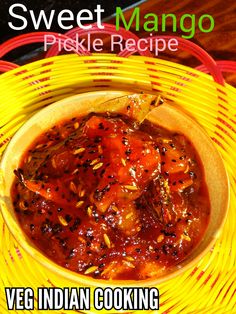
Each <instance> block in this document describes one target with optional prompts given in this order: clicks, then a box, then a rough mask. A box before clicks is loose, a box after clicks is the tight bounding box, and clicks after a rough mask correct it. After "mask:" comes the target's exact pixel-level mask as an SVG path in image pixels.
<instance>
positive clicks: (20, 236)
mask: <svg viewBox="0 0 236 314" xmlns="http://www.w3.org/2000/svg"><path fill="white" fill-rule="evenodd" d="M108 93H109V94H113V93H115V94H117V95H119V94H120V95H121V96H122V95H127V94H132V93H130V92H127V91H119V90H106V91H93V92H86V93H81V94H77V95H73V96H70V97H66V98H63V99H61V100H59V101H56V102H54V103H52V104H50V105H48V106H47V107H44V108H42V109H40V110H39V111H38V112H36V113H35V114H34V115H33V116H31V117H30V118H29V119H28V120H27V121H26V122H25V123H24V124H23V125H22V126H21V127H20V128H19V129H18V130H17V131H16V133H15V134H14V135H13V137H12V139H11V141H10V142H9V143H8V145H7V147H6V149H5V151H4V153H3V155H2V158H1V160H0V171H1V172H2V169H3V168H4V164H5V163H6V161H7V156H8V154H9V151H10V150H11V147H12V146H13V145H14V143H15V142H17V140H18V138H19V137H20V136H21V135H22V133H24V132H25V130H26V129H27V128H28V127H30V126H31V127H32V121H33V120H35V119H37V118H38V117H42V115H43V114H46V113H47V111H51V110H52V109H53V108H54V107H55V108H56V107H58V106H60V105H61V104H63V102H65V101H76V102H79V100H80V98H81V97H86V96H88V97H90V96H93V95H94V94H96V96H99V95H104V94H108ZM112 98H114V97H112ZM175 110H176V111H178V112H181V114H183V116H185V117H186V118H188V119H190V120H192V122H193V123H194V124H198V123H197V122H196V121H195V120H194V119H193V118H192V117H190V116H189V115H187V114H186V113H185V112H182V111H181V110H180V109H179V108H175ZM199 127H200V128H201V131H202V133H204V134H205V136H207V137H209V136H208V134H207V133H206V131H205V130H204V129H203V128H202V127H201V126H200V125H199ZM45 130H46V129H45ZM42 132H43V130H42ZM29 145H30V143H29ZM212 145H213V143H212ZM215 149H216V148H215ZM217 152H218V154H219V156H220V157H221V155H220V153H219V151H218V150H217ZM221 160H222V158H221ZM222 163H223V160H222ZM223 168H224V170H225V175H226V178H227V186H226V187H224V188H225V189H227V195H228V197H227V202H226V204H225V211H224V216H223V217H222V219H221V223H220V225H219V227H218V229H217V230H215V231H214V234H213V236H212V240H211V241H210V242H209V244H208V245H207V246H206V247H205V249H204V250H202V251H201V252H200V253H199V254H198V255H197V256H196V257H194V258H193V259H192V260H191V261H189V262H187V263H186V264H184V265H183V266H181V264H183V263H184V261H182V263H180V264H177V265H175V269H174V270H170V273H166V274H164V275H162V276H160V277H158V278H148V279H142V280H111V279H95V278H92V277H88V276H86V275H83V274H79V273H76V272H74V271H71V270H69V269H66V268H65V267H62V266H60V265H58V264H57V263H55V262H53V261H52V260H51V259H50V258H48V257H47V256H46V255H44V254H43V253H42V252H41V251H40V250H39V249H38V248H36V246H34V245H33V244H32V243H31V241H30V239H29V238H28V237H27V236H26V235H25V233H24V232H23V230H22V229H21V227H20V226H19V223H18V222H16V219H15V218H14V217H13V215H12V214H11V213H10V211H9V210H8V208H7V206H6V203H5V199H6V198H5V197H4V195H1V193H0V210H1V213H2V216H3V219H4V222H5V223H6V225H7V227H8V229H9V231H10V233H11V235H12V236H13V237H14V239H15V240H16V241H17V243H18V244H19V245H20V247H22V248H23V250H25V251H26V253H28V254H29V255H30V256H31V257H33V259H34V260H35V261H36V262H38V263H39V264H40V265H42V266H44V267H45V268H46V269H48V270H50V271H52V272H53V273H54V274H57V275H59V276H62V277H63V278H64V279H66V280H70V281H72V282H76V283H77V284H80V285H81V284H83V285H86V286H92V287H98V286H100V287H107V286H109V287H111V288H112V287H113V288H114V287H118V286H119V287H120V286H122V287H131V286H133V287H134V286H135V287H143V286H147V287H148V286H157V285H159V284H161V283H163V282H166V281H168V280H170V279H173V278H175V277H177V276H178V275H180V274H182V273H183V272H186V271H187V270H189V269H190V268H192V267H193V266H194V265H196V264H197V263H198V262H199V261H200V260H201V259H202V258H203V256H205V255H206V254H207V252H209V250H210V249H211V248H212V246H213V245H214V243H215V241H216V239H217V238H218V236H219V233H220V232H221V231H222V226H223V225H224V223H225V220H226V217H227V212H228V208H229V199H230V189H229V177H228V173H227V171H226V169H225V166H224V167H223ZM1 176H2V177H3V178H2V179H3V180H4V174H3V173H1ZM0 181H1V180H0ZM1 189H2V187H1ZM195 249H196V247H195ZM190 255H191V253H190Z"/></svg>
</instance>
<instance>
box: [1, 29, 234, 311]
mask: <svg viewBox="0 0 236 314" xmlns="http://www.w3.org/2000/svg"><path fill="white" fill-rule="evenodd" d="M110 27H111V26H109V27H108V26H107V27H106V30H107V32H109V31H111V30H110ZM93 29H94V32H97V31H98V30H96V28H95V27H94V28H93ZM112 31H113V32H114V28H112ZM73 34H74V33H71V34H69V35H70V36H71V37H73ZM128 35H129V34H128ZM128 35H127V34H126V36H127V38H128ZM24 36H25V37H22V36H19V37H18V38H16V39H15V41H14V43H15V44H14V47H13V46H12V43H11V42H10V41H9V42H6V43H5V44H4V45H2V46H0V57H2V56H4V55H5V54H6V53H7V52H8V51H10V50H11V49H12V48H15V47H16V46H17V43H19V44H18V46H19V45H20V43H21V44H22V38H28V39H29V38H31V37H30V36H33V35H32V34H31V35H24ZM27 36H28V37H27ZM37 36H38V37H37V38H36V37H34V41H42V37H43V34H42V33H40V34H37ZM65 36H68V34H67V35H65ZM133 36H135V35H133ZM12 42H13V41H12ZM30 42H33V40H31V41H30ZM23 43H28V41H27V42H23ZM182 45H183V47H182V49H185V50H188V51H189V52H191V53H192V54H194V55H195V56H197V57H198V58H199V59H200V60H201V63H202V64H203V65H201V66H200V67H199V69H198V70H196V69H192V68H189V67H186V66H183V65H180V64H176V63H172V62H169V61H165V60H160V59H156V58H152V57H150V56H147V55H143V56H140V55H139V56H129V57H128V58H127V53H124V52H123V56H122V55H114V54H109V53H108V54H89V53H86V55H83V56H82V55H81V56H78V55H76V54H70V55H61V56H53V57H50V58H48V59H46V60H45V59H42V60H39V61H36V62H33V63H30V64H27V65H25V66H21V67H18V66H17V65H15V64H12V63H9V62H5V61H0V71H2V72H6V71H7V72H6V73H4V74H2V75H1V76H0V112H1V114H0V126H1V131H0V133H1V134H0V153H2V152H3V151H4V149H5V147H6V145H7V143H8V142H9V140H10V138H11V137H12V136H13V134H14V133H15V132H16V131H17V130H18V129H19V127H20V126H21V125H22V124H23V123H24V122H25V121H26V120H27V119H29V117H31V116H32V115H33V114H34V113H35V112H36V111H38V110H40V109H41V108H43V107H45V106H47V105H49V104H51V103H53V102H55V101H57V100H60V99H63V98H65V97H68V96H72V95H75V94H78V93H83V92H88V91H95V90H127V91H134V92H135V91H140V90H142V91H144V92H151V93H161V94H162V95H163V97H164V98H166V99H168V100H169V101H174V103H175V105H176V106H178V107H179V108H181V110H183V111H185V112H186V113H187V114H189V115H190V116H192V117H193V118H194V119H195V120H196V121H197V122H198V123H199V124H200V125H202V127H203V128H204V129H205V130H206V132H207V133H208V134H209V136H210V137H211V138H212V140H213V141H214V143H215V145H216V147H217V149H218V150H219V152H220V153H221V155H222V157H223V160H224V163H225V166H226V169H227V171H228V174H229V179H230V182H231V191H230V192H231V196H230V208H229V212H228V217H227V220H226V223H225V225H224V228H223V230H222V233H221V235H220V236H219V238H218V240H217V242H216V243H215V245H214V247H213V248H212V250H211V251H210V252H209V253H208V254H207V255H206V256H205V257H204V258H203V259H202V260H201V261H200V262H199V263H198V265H196V266H195V267H194V268H193V269H191V270H189V271H186V272H185V273H183V274H182V275H180V276H178V277H176V278H174V279H171V280H169V281H167V282H165V283H162V284H160V286H158V288H159V290H160V311H158V313H162V314H167V313H171V314H172V313H173V314H174V313H175V314H177V313H183V314H190V313H196V314H203V313H205V314H211V313H212V314H213V313H214V314H216V313H219V314H223V313H224V314H225V313H236V306H235V303H236V302H235V301H236V295H235V289H236V266H235V265H236V233H235V230H236V208H235V204H236V184H235V180H236V175H235V169H236V141H235V140H236V134H235V123H236V118H235V114H236V107H235V99H236V89H234V88H233V87H232V86H230V85H228V84H226V83H225V82H224V80H223V76H222V72H223V71H225V70H226V71H234V70H235V63H232V62H231V63H227V62H219V63H218V64H217V63H215V62H214V60H212V59H211V58H210V57H209V56H208V55H207V54H206V53H205V52H202V50H201V49H200V48H199V49H196V47H195V46H194V45H193V44H190V45H187V48H186V47H185V48H184V45H186V43H185V41H183V43H182ZM194 49H196V51H195V50H194ZM57 53H58V51H56V48H55V47H54V48H52V50H51V52H50V53H48V55H49V56H51V55H53V54H54V55H55V54H57ZM9 70H10V71H9ZM199 70H201V71H202V72H201V71H199ZM203 72H206V73H207V72H210V73H211V74H212V76H210V75H208V74H205V73H203ZM1 178H2V176H1V174H0V184H1ZM222 188H224V187H222ZM0 230H1V231H0V250H1V255H0V269H1V275H0V278H1V287H0V288H1V289H0V313H8V310H7V305H6V299H5V292H4V287H20V286H22V287H32V288H33V289H34V290H35V292H36V291H37V287H42V286H46V287H50V286H52V287H54V286H56V287H70V286H74V285H73V282H70V281H68V280H66V279H65V278H60V277H58V276H56V275H55V274H54V273H52V272H50V271H49V270H47V269H46V268H44V267H43V266H41V265H40V264H39V263H37V262H36V261H35V260H34V259H33V258H32V257H31V256H29V255H28V254H27V253H26V252H25V251H23V250H22V249H21V247H20V246H19V245H18V243H17V242H16V241H15V240H14V238H13V237H12V235H11V234H10V233H9V230H8V228H7V227H6V225H5V223H4V222H3V219H2V217H0ZM35 306H36V305H35ZM24 312H26V313H29V312H31V311H19V313H24ZM37 312H40V313H44V312H43V311H37V310H35V311H34V313H37ZM15 313H17V312H15ZM45 313H48V311H45ZM57 313H67V312H66V311H58V312H57ZM68 313H69V312H68ZM86 313H87V312H86ZM142 313H143V312H142ZM145 313H147V311H146V312H145ZM150 313H154V312H151V311H150ZM156 313H157V312H156Z"/></svg>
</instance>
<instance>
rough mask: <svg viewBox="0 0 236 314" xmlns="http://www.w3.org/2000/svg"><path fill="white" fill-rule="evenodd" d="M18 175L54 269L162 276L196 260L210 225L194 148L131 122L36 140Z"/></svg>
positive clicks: (19, 197)
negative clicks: (194, 256) (193, 254)
mask: <svg viewBox="0 0 236 314" xmlns="http://www.w3.org/2000/svg"><path fill="white" fill-rule="evenodd" d="M15 175H16V178H15V181H14V184H13V186H12V191H11V193H12V199H13V204H14V208H15V212H16V214H17V217H18V219H19V222H20V225H21V227H22V229H23V230H24V232H25V233H26V234H27V236H28V237H29V238H30V239H31V240H32V241H33V243H34V244H35V245H36V246H37V247H38V248H39V249H40V250H41V251H42V252H43V253H44V254H45V255H46V256H47V257H49V258H50V259H51V260H53V261H54V262H55V263H58V264H59V265H61V266H63V267H65V268H67V269H70V270H72V271H75V272H77V273H81V274H85V275H88V276H91V277H94V278H100V279H122V280H126V279H134V280H142V279H146V278H153V277H158V276H161V275H163V274H165V273H166V272H168V271H169V270H170V269H171V268H173V267H174V266H175V265H177V264H179V263H181V262H182V261H183V260H184V259H185V258H186V257H187V256H188V255H189V254H191V252H192V250H193V249H194V248H195V247H196V246H197V244H198V243H199V241H200V240H201V239H202V237H203V235H204V232H205V230H206V228H207V225H208V222H209V215H210V201H209V196H208V191H207V186H206V183H205V179H204V174H203V167H202V164H201V162H200V159H199V157H198V154H197V152H196V150H195V149H194V146H193V145H192V143H190V142H189V140H188V139H187V138H186V137H185V136H183V135H181V134H177V133H173V132H169V131H167V130H165V129H163V128H160V127H158V126H156V125H152V124H151V123H149V122H145V123H143V124H141V125H138V124H137V123H135V122H134V121H131V120H130V119H128V118H127V117H125V116H119V115H116V116H115V115H110V114H108V113H107V114H103V115H97V114H90V115H88V116H86V117H83V118H77V117H75V118H73V119H71V120H69V121H62V122H61V123H59V124H57V125H55V126H54V127H52V128H51V129H50V130H48V131H46V132H45V133H44V134H42V135H41V136H40V137H38V138H37V139H36V140H35V141H34V143H33V144H32V145H31V146H30V147H29V149H28V150H27V151H26V152H25V153H24V155H23V158H22V160H21V164H20V167H19V168H18V169H16V170H15Z"/></svg>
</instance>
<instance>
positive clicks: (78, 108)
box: [0, 91, 229, 287]
mask: <svg viewBox="0 0 236 314" xmlns="http://www.w3.org/2000/svg"><path fill="white" fill-rule="evenodd" d="M126 94H128V93H127V92H124V91H100V92H90V93H84V94H79V95H76V96H72V97H69V98H65V99H63V100H60V101H58V102H56V103H54V104H52V105H50V106H48V107H46V108H44V109H42V110H41V111H39V112H38V113H37V114H35V115H34V116H33V117H32V118H30V119H29V120H28V121H27V122H26V123H25V124H24V125H23V126H22V127H21V128H20V129H19V130H18V132H17V133H16V134H15V135H14V137H13V138H12V140H11V141H10V143H9V145H8V146H7V149H6V150H5V153H4V155H3V158H2V161H1V165H0V169H1V172H2V173H3V177H4V180H3V185H2V189H1V191H0V192H1V207H2V214H3V217H4V220H5V222H6V224H7V225H8V227H9V229H10V231H11V233H12V234H13V236H14V237H15V239H16V240H17V241H18V243H19V244H20V245H21V246H22V247H23V248H24V249H25V250H26V251H27V252H28V253H29V254H31V256H33V257H34V258H35V259H36V260H37V261H38V262H40V263H41V264H42V265H44V266H45V267H47V268H48V269H49V270H51V271H53V272H54V273H56V274H57V275H58V276H63V277H65V278H67V279H69V280H71V281H73V282H76V283H77V284H78V285H85V286H93V287H95V286H102V287H104V286H110V287H115V286H154V285H157V284H159V283H161V282H163V281H166V280H168V279H170V278H172V277H174V276H176V275H177V274H179V273H181V272H183V271H185V270H186V269H188V268H190V267H191V266H193V265H194V264H195V263H197V261H199V260H200V259H201V257H202V256H203V255H204V254H205V253H206V252H207V251H208V250H210V249H211V247H212V246H213V244H214V241H215V239H216V238H217V237H218V234H219V232H220V230H221V228H222V225H223V223H224V220H225V218H226V213H227V208H228V203H229V182H228V177H227V173H226V171H225V168H224V164H223V161H222V159H221V156H220V155H219V153H218V151H217V150H216V148H215V146H214V145H213V144H212V142H211V139H210V138H209V137H208V135H207V134H206V133H205V132H204V131H203V130H202V128H201V127H200V126H199V125H198V123H197V122H195V121H194V120H193V119H192V118H190V117H189V116H188V115H186V114H185V113H183V112H182V111H180V110H179V109H177V108H176V107H175V106H174V105H170V104H167V103H165V104H164V105H162V106H159V107H158V108H156V109H154V110H153V111H152V112H151V113H150V114H149V115H148V119H149V120H150V121H151V122H153V123H155V124H159V125H160V126H163V127H165V128H167V129H169V130H175V131H176V132H179V133H182V134H185V135H186V136H187V137H188V139H189V140H190V141H191V142H192V143H193V144H194V147H195V148H196V150H197V151H198V154H199V157H200V159H201V161H202V164H203V168H204V173H205V179H206V183H207V186H208V190H209V196H210V203H211V215H210V222H209V225H208V228H207V231H206V233H205V235H204V237H203V239H202V240H201V242H200V243H199V245H198V246H197V247H196V248H195V250H194V251H193V252H192V253H191V254H190V255H189V256H188V257H187V258H186V260H184V261H183V262H182V263H181V264H179V265H177V266H175V267H174V268H173V269H171V270H170V272H169V273H168V274H165V275H163V276H161V277H159V278H151V279H147V280H140V281H130V280H127V281H124V280H122V281H120V280H119V281H117V280H114V281H111V280H109V281H108V280H101V279H93V278H90V277H87V276H84V275H80V274H77V273H75V272H72V271H69V270H67V269H65V268H63V267H60V266H58V265H57V264H56V263H54V262H52V261H51V260H50V259H48V258H47V257H46V256H45V255H43V254H42V253H41V252H40V251H39V250H38V249H37V248H36V247H35V246H34V244H33V243H32V242H31V241H30V240H29V239H28V238H27V237H26V235H25V234H24V232H23V231H22V229H21V227H20V225H19V223H18V220H17V218H16V215H15V212H14V209H13V204H12V201H11V197H10V189H11V186H12V183H13V180H14V174H13V170H14V169H16V168H17V167H19V162H20V160H21V156H22V153H23V152H24V151H26V150H27V148H28V147H29V145H30V144H31V143H32V142H33V141H34V139H35V138H36V137H37V136H39V135H40V134H42V133H43V131H45V130H47V129H49V128H50V127H51V126H53V125H55V124H56V123H57V122H59V121H61V120H64V119H67V118H68V119H70V118H72V117H74V116H76V115H77V116H83V115H85V114H88V113H89V112H104V107H103V106H101V104H102V103H103V102H104V101H106V100H109V99H112V98H116V97H120V96H123V95H126ZM106 110H108V111H112V108H106Z"/></svg>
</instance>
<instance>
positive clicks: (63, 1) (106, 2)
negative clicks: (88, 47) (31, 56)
mask: <svg viewBox="0 0 236 314" xmlns="http://www.w3.org/2000/svg"><path fill="white" fill-rule="evenodd" d="M139 2H140V1H137V0H136V1H135V0H99V1H94V0H87V1H85V0H82V1H81V0H32V1H23V0H13V1H9V0H0V43H2V42H4V41H5V40H7V39H9V38H12V37H14V36H17V35H20V34H24V33H29V32H32V31H35V29H34V28H33V25H32V23H30V21H31V18H29V22H28V26H27V28H25V29H24V30H23V31H15V30H12V29H11V28H10V27H9V25H8V22H9V21H12V22H14V25H17V24H16V22H17V19H14V18H13V17H11V16H10V15H9V13H8V11H9V7H10V6H11V5H12V4H15V3H22V4H24V5H25V6H26V7H27V9H28V11H29V10H33V11H34V13H35V15H36V16H37V15H38V13H39V11H40V10H44V11H45V12H46V13H47V12H50V11H51V10H53V9H54V10H55V15H54V16H55V18H54V19H55V24H53V27H52V29H51V31H53V32H60V33H61V32H62V30H61V29H60V28H59V27H58V25H57V22H56V16H57V14H58V13H59V12H60V11H61V10H63V9H69V10H71V11H72V12H73V13H74V15H75V16H76V14H77V13H78V11H80V10H82V9H89V10H91V11H93V10H94V9H95V8H96V6H97V4H100V5H101V7H102V8H103V9H104V10H105V12H104V13H103V14H102V17H103V18H105V19H106V18H108V17H110V16H111V15H112V14H114V13H115V9H116V7H117V6H120V7H122V8H123V9H125V8H128V7H129V6H131V5H133V4H136V3H139ZM141 2H142V1H141ZM14 12H16V13H18V11H17V10H16V9H15V10H14ZM21 12H22V9H20V10H19V14H20V15H23V16H24V17H25V18H27V16H29V13H28V12H24V13H23V14H21ZM20 23H21V24H22V22H20ZM21 24H20V25H21ZM41 24H43V23H41ZM70 24H71V22H70ZM74 26H77V25H76V22H75V23H74ZM46 30H47V29H46V27H41V28H40V29H39V30H38V31H46ZM63 32H66V31H63ZM38 46H39V45H35V46H32V45H31V46H30V47H29V46H24V47H23V48H20V49H17V51H14V52H12V53H10V54H8V55H7V57H6V58H5V59H8V60H10V61H12V60H14V59H15V58H17V57H18V56H19V55H22V54H25V53H28V52H29V51H32V49H35V48H37V47H38Z"/></svg>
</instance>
